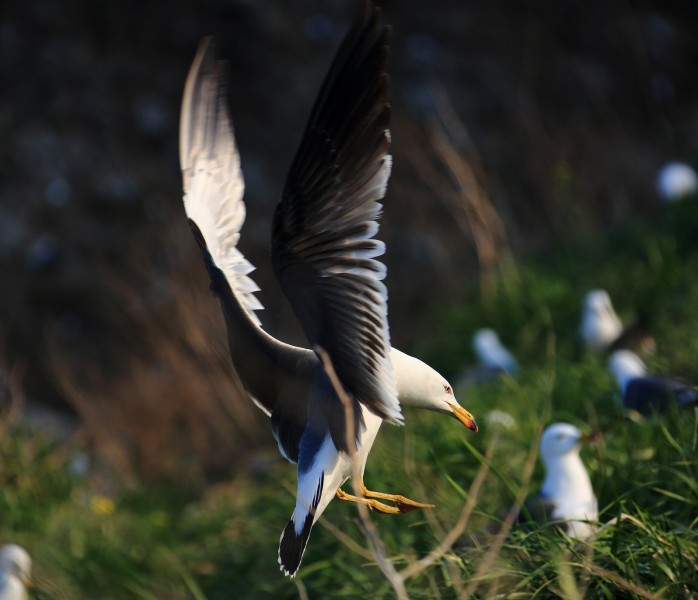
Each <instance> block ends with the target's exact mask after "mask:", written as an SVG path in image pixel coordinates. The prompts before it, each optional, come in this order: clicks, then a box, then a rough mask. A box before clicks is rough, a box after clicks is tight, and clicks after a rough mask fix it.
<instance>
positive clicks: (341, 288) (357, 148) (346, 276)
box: [272, 3, 402, 423]
mask: <svg viewBox="0 0 698 600" xmlns="http://www.w3.org/2000/svg"><path fill="white" fill-rule="evenodd" d="M379 16H380V12H379V10H378V9H371V8H370V7H369V5H368V3H367V8H366V9H365V10H364V14H363V15H362V16H361V17H360V18H359V19H358V20H357V21H356V22H355V23H354V25H353V26H352V28H351V29H350V30H349V32H348V33H347V35H346V37H345V39H344V41H343V43H342V45H341V47H340V48H339V50H338V52H337V55H336V57H335V59H334V62H333V63H332V66H331V67H330V70H329V73H328V75H327V77H326V79H325V81H324V83H323V85H322V88H321V90H320V94H319V96H318V99H317V100H316V102H315V106H314V107H313V110H312V112H311V115H310V119H309V122H308V124H307V126H306V129H305V132H304V134H303V139H302V141H301V145H300V148H299V149H298V152H297V154H296V156H295V158H294V160H293V163H292V165H291V169H290V171H289V174H288V177H287V179H286V185H285V187H284V190H283V194H282V197H281V200H280V202H279V204H278V206H277V208H276V213H275V215H274V224H273V233H272V262H273V266H274V271H275V273H276V276H277V278H278V280H279V282H280V284H281V287H282V289H283V291H284V293H285V294H286V297H287V298H288V300H289V302H290V303H291V306H292V307H293V310H294V312H295V314H296V316H297V317H298V319H299V321H300V323H301V326H302V327H303V330H304V332H305V334H306V336H307V338H308V340H309V341H310V343H311V344H312V345H313V346H321V347H322V348H323V349H325V350H326V351H327V353H328V354H329V356H330V358H331V360H332V364H333V366H334V369H335V371H336V372H337V375H338V377H339V379H340V381H341V382H342V385H343V386H344V388H345V389H346V390H347V391H348V392H349V393H351V394H352V395H353V397H354V398H355V399H357V400H359V401H360V402H362V403H363V404H364V405H366V406H367V407H368V408H369V409H370V410H371V411H373V412H374V413H376V414H378V415H380V416H381V417H383V418H386V419H388V420H390V421H392V422H395V423H401V422H402V414H401V411H400V405H399V402H398V399H397V392H396V388H395V381H394V377H393V370H392V365H391V362H390V354H389V351H390V338H389V332H388V321H387V291H386V288H385V285H384V283H383V279H384V278H385V275H386V269H385V266H384V264H383V263H381V262H379V261H378V260H377V257H379V256H380V255H382V254H383V253H384V252H385V246H384V244H383V242H381V241H379V240H377V239H375V238H374V236H375V234H376V233H377V231H378V223H377V219H378V217H379V215H380V212H381V208H382V205H381V204H380V203H379V200H380V199H381V198H382V197H383V196H384V194H385V190H386V186H387V182H388V177H389V176H390V166H391V156H390V154H389V153H388V152H389V146H390V134H389V131H388V126H389V119H390V111H389V106H388V104H387V90H388V77H387V74H386V72H385V69H386V62H387V58H388V30H387V28H383V27H381V26H380V24H379Z"/></svg>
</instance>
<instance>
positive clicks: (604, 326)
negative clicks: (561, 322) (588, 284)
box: [579, 290, 623, 352]
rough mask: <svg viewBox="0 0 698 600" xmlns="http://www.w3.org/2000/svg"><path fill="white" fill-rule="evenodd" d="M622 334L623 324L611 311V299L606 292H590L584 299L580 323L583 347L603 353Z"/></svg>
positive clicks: (613, 311)
mask: <svg viewBox="0 0 698 600" xmlns="http://www.w3.org/2000/svg"><path fill="white" fill-rule="evenodd" d="M622 332H623V323H622V322H621V320H620V318H619V317H618V315H617V314H616V311H615V310H613V305H612V304H611V297H610V296H609V295H608V292H607V291H606V290H591V291H590V292H588V293H587V295H586V296H585V298H584V308H583V314H582V322H581V324H580V325H579V335H580V337H581V338H582V341H583V342H584V345H585V346H586V347H587V348H589V349H591V350H593V351H595V352H603V351H604V350H606V349H607V348H609V347H610V345H611V344H612V343H613V342H615V341H616V340H617V339H618V337H620V334H621V333H622Z"/></svg>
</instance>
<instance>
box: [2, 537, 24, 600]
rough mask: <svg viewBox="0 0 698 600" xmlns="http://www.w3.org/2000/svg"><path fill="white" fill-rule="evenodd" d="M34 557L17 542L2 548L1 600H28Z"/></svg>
mask: <svg viewBox="0 0 698 600" xmlns="http://www.w3.org/2000/svg"><path fill="white" fill-rule="evenodd" d="M31 566H32V559H31V557H30V556H29V553H28V552H27V551H26V550H25V549H24V548H22V547H21V546H18V545H17V544H5V545H4V546H3V547H2V548H0V600H26V599H27V587H29V586H30V575H31Z"/></svg>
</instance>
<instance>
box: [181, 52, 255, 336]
mask: <svg viewBox="0 0 698 600" xmlns="http://www.w3.org/2000/svg"><path fill="white" fill-rule="evenodd" d="M227 90H228V87H227V77H226V67H225V63H224V62H223V61H216V59H215V49H214V47H213V44H212V42H211V40H210V39H209V38H207V39H205V40H204V41H203V42H202V43H201V45H200V46H199V50H198V52H197V54H196V58H195V59H194V62H193V64H192V66H191V69H190V70H189V75H188V77H187V82H186V84H185V87H184V97H183V99H182V112H181V116H180V124H179V132H180V133H179V160H180V164H181V167H182V178H183V181H184V208H185V210H186V212H187V216H188V217H189V219H190V220H191V221H193V222H194V224H195V225H196V229H198V232H199V234H200V235H201V237H202V238H203V241H204V243H205V245H206V249H207V250H208V252H209V253H210V255H211V258H212V259H213V262H214V263H215V265H216V266H217V267H218V268H219V269H221V270H222V271H223V273H224V274H225V277H226V279H227V281H228V284H229V285H230V287H231V289H232V290H233V293H234V294H235V296H236V297H237V299H238V301H239V302H240V304H241V305H242V306H243V308H244V309H245V310H246V311H247V313H248V314H249V315H250V318H252V320H253V321H254V322H255V323H257V324H258V325H260V322H259V319H258V318H257V316H256V315H255V313H254V311H255V310H258V309H261V308H264V307H263V306H262V304H261V303H260V302H259V300H258V299H257V297H256V296H255V295H254V293H255V292H256V291H258V290H259V287H257V285H256V284H255V282H254V281H253V280H252V279H251V278H250V277H248V275H249V273H250V272H252V271H254V267H253V266H252V265H251V264H250V263H249V262H248V260H247V259H246V258H245V257H244V256H243V255H242V253H241V252H240V251H239V250H238V249H237V243H238V239H239V238H240V229H241V227H242V224H243V223H244V222H245V204H244V202H243V201H242V195H243V192H244V190H245V181H244V179H243V177H242V170H241V169H240V155H239V154H238V150H237V147H236V145H235V137H234V136H233V127H232V123H231V121H230V116H229V115H228V107H227V103H226V102H227V100H226V98H227ZM196 235H198V234H197V232H196V231H195V236H196Z"/></svg>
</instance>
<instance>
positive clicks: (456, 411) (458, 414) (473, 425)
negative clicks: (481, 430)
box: [449, 404, 478, 433]
mask: <svg viewBox="0 0 698 600" xmlns="http://www.w3.org/2000/svg"><path fill="white" fill-rule="evenodd" d="M449 406H450V407H451V410H452V411H453V416H454V417H455V418H456V419H458V420H459V421H460V422H461V423H463V425H465V426H466V427H467V428H468V429H472V430H473V431H474V432H475V433H477V430H478V426H477V422H476V421H475V417H473V415H471V414H470V413H469V412H468V411H467V410H465V409H464V408H463V407H462V406H459V405H458V404H449Z"/></svg>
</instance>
